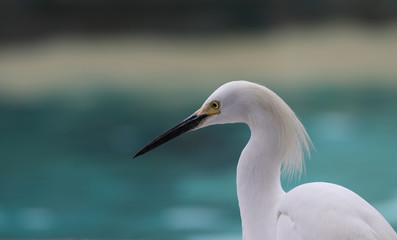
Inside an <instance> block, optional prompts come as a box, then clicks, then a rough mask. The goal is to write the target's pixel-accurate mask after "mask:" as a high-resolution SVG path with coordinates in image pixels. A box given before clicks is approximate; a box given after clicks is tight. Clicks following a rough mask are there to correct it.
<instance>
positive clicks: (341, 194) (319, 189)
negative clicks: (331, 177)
mask: <svg viewBox="0 0 397 240" xmlns="http://www.w3.org/2000/svg"><path fill="white" fill-rule="evenodd" d="M277 235H278V238H277V239H278V240H286V239H289V240H291V239H305V240H331V239H332V240H333V239H339V240H347V239H363V240H366V239H368V240H370V239H382V240H396V239H397V234H396V232H395V231H394V230H393V228H392V227H391V226H390V224H389V223H388V222H387V221H386V220H385V219H384V218H383V216H382V215H381V214H380V213H379V212H378V211H377V210H376V209H375V208H374V207H372V206H371V205H370V204H369V203H368V202H366V201H365V200H364V199H362V198H361V197H360V196H358V195H357V194H355V193H354V192H352V191H350V190H348V189H346V188H344V187H341V186H339V185H335V184H330V183H320V182H317V183H308V184H303V185H301V186H298V187H296V188H294V189H293V190H291V191H290V192H288V193H287V194H285V195H284V196H283V198H282V199H281V201H280V205H279V215H278V225H277Z"/></svg>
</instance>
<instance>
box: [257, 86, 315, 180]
mask: <svg viewBox="0 0 397 240" xmlns="http://www.w3.org/2000/svg"><path fill="white" fill-rule="evenodd" d="M255 85H256V84H255ZM257 86H258V85H256V89H257V90H259V89H260V90H259V91H260V92H257V94H258V95H261V97H262V98H263V99H262V100H263V101H264V102H265V103H266V104H265V105H266V107H267V110H268V111H269V112H271V113H272V114H273V117H274V118H275V120H276V122H277V123H279V125H278V131H279V142H278V149H279V153H280V155H279V158H280V159H281V161H282V166H283V167H282V174H283V176H289V177H294V176H297V177H299V176H300V175H301V173H302V170H304V166H305V161H304V159H305V153H306V155H307V157H308V158H310V147H312V146H313V144H312V141H311V140H310V137H309V135H308V134H307V132H306V130H305V127H304V126H303V125H302V123H301V121H300V120H299V119H298V117H297V116H296V114H295V113H294V111H292V109H291V108H290V107H289V106H288V105H287V104H286V103H285V102H284V101H283V100H282V99H281V98H280V97H279V96H278V95H277V94H275V93H274V92H273V91H271V90H270V89H268V88H266V87H263V86H261V87H260V88H257Z"/></svg>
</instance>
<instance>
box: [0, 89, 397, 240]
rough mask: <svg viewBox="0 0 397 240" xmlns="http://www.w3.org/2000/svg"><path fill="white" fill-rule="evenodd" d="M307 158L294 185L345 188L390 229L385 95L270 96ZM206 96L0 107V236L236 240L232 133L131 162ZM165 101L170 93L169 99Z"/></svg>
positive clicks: (388, 103) (59, 100)
mask: <svg viewBox="0 0 397 240" xmlns="http://www.w3.org/2000/svg"><path fill="white" fill-rule="evenodd" d="M277 92H278V93H279V94H280V95H281V96H282V97H283V98H284V99H285V101H286V102H287V103H288V104H289V105H290V106H291V107H292V108H293V109H294V110H295V111H296V113H297V114H298V115H299V116H300V118H301V120H302V122H303V123H304V125H305V126H306V127H307V130H308V132H309V134H310V136H311V137H312V140H313V142H314V145H315V146H316V149H317V151H314V152H313V156H312V159H311V160H310V161H307V163H306V172H305V174H304V175H303V176H302V177H301V179H300V180H299V181H298V180H291V181H290V180H288V179H285V180H284V181H283V186H284V187H285V189H286V190H289V189H291V188H293V187H294V186H296V185H298V184H301V183H304V182H311V181H328V182H333V183H337V184H340V185H343V186H345V187H348V188H350V189H352V190H353V191H355V192H357V193H358V194H359V195H361V196H362V197H363V198H365V199H366V200H367V201H369V202H370V203H371V204H373V205H374V206H375V207H376V208H377V209H378V210H379V211H380V212H381V213H382V214H383V215H384V216H385V217H386V218H387V220H388V221H389V222H390V223H391V224H392V225H393V227H394V228H395V229H396V228H397V174H396V170H397V161H396V160H397V148H396V143H397V140H396V136H397V124H396V123H397V108H396V106H397V90H396V89H389V88H373V87H361V88H358V89H357V88H356V89H339V88H336V87H322V88H313V89H308V90H305V91H296V92H294V91H291V90H289V91H287V90H282V89H281V90H278V91H277ZM209 93H210V92H193V91H190V92H186V93H184V94H182V95H181V94H180V89H179V90H178V89H177V90H175V93H164V95H161V94H159V93H156V94H153V93H148V92H141V91H138V90H131V89H128V90H122V91H121V90H115V89H114V90H106V91H105V90H95V91H92V92H90V94H88V96H85V97H81V96H74V95H67V94H54V95H52V96H46V97H42V98H40V99H36V100H30V101H14V100H12V99H8V98H2V99H1V100H0V116H1V117H0V132H1V134H0V159H1V160H0V192H1V197H0V238H18V239H19V238H95V239H127V238H128V239H174V240H178V239H181V240H182V239H189V240H190V239H192V240H201V239H207V240H208V239H209V240H211V239H217V240H219V239H241V227H240V218H239V212H238V205H237V198H236V190H235V168H236V164H237V160H238V156H239V153H240V151H241V150H242V148H243V147H244V145H245V143H246V142H247V141H248V138H249V130H248V128H247V127H246V126H244V125H239V124H233V125H223V126H212V127H209V128H207V129H203V130H200V131H195V132H191V133H188V134H185V135H183V136H181V137H180V138H178V139H175V140H173V141H171V142H169V143H167V144H166V145H164V146H161V147H160V148H158V149H156V150H154V151H152V152H150V153H148V154H146V155H144V156H142V157H140V158H137V159H134V160H132V156H133V154H134V153H135V152H136V151H137V150H139V148H140V147H142V146H143V145H144V144H146V143H147V142H148V141H150V140H151V139H152V138H154V137H156V136H157V135H158V134H159V133H161V132H163V131H164V130H166V129H168V128H169V127H171V126H172V125H173V124H175V123H177V122H178V121H180V120H182V119H184V118H185V117H187V116H188V115H190V114H191V113H192V112H193V111H195V110H196V109H197V108H198V107H199V106H200V105H201V103H202V101H203V100H204V99H205V98H206V97H207V96H208V94H209ZM173 94H174V95H173Z"/></svg>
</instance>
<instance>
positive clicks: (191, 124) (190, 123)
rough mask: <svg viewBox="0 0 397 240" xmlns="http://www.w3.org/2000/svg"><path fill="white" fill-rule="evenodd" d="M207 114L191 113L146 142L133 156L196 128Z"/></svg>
mask: <svg viewBox="0 0 397 240" xmlns="http://www.w3.org/2000/svg"><path fill="white" fill-rule="evenodd" d="M207 116H208V115H205V114H204V115H196V114H193V115H191V116H190V117H188V118H186V119H185V120H183V121H182V122H180V123H178V124H177V125H175V126H174V127H173V128H171V129H170V130H168V131H166V132H164V133H163V134H161V135H160V136H158V137H157V138H155V139H154V140H153V141H151V142H150V143H148V144H147V145H146V146H144V147H143V148H142V149H141V150H139V152H137V153H136V154H135V155H134V157H133V158H136V157H138V156H140V155H142V154H144V153H147V152H149V151H150V150H153V149H154V148H156V147H158V146H160V145H161V144H163V143H166V142H168V141H169V140H171V139H173V138H175V137H177V136H179V135H181V134H183V133H185V132H188V131H190V130H192V129H194V128H196V127H197V126H198V125H199V124H200V123H201V121H202V120H203V119H204V118H206V117H207Z"/></svg>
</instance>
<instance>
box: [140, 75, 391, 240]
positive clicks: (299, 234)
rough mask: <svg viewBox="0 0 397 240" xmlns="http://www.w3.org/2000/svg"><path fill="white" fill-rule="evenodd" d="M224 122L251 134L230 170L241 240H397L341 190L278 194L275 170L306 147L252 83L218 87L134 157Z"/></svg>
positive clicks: (295, 125)
mask: <svg viewBox="0 0 397 240" xmlns="http://www.w3.org/2000/svg"><path fill="white" fill-rule="evenodd" d="M224 123H245V124H247V125H248V126H249V128H250V130H251V137H250V140H249V141H248V143H247V145H246V146H245V148H244V150H243V151H242V153H241V156H240V159H239V162H238V166H237V195H238V202H239V207H240V215H241V221H242V229H243V239H244V240H276V239H277V240H287V239H288V240H348V239H355V240H356V239H361V240H367V239H368V240H374V239H377V240H380V239H382V240H397V234H396V232H395V231H394V230H393V228H392V227H391V226H390V224H389V223H388V222H387V221H386V220H385V219H384V217H383V216H382V215H381V214H380V213H379V212H378V211H377V210H376V209H375V208H374V207H372V206H371V205H370V204H369V203H368V202H366V201H365V200H364V199H362V198H361V197H360V196H358V195H357V194H355V193H354V192H352V191H350V190H348V189H346V188H344V187H341V186H339V185H335V184H331V183H325V182H315V183H307V184H303V185H300V186H298V187H296V188H294V189H292V190H291V191H289V192H287V193H285V192H284V191H283V189H282V187H281V183H280V174H281V170H283V171H287V172H288V173H300V171H301V170H302V167H303V164H304V152H305V151H306V152H307V153H309V147H310V145H311V141H310V138H309V136H308V135H307V133H306V130H305V128H304V127H303V125H302V123H301V122H300V121H299V119H298V118H297V117H296V115H295V113H294V112H293V111H292V110H291V108H290V107H289V106H288V105H287V104H286V103H285V102H284V101H283V100H282V99H281V98H280V97H279V96H278V95H276V94H275V93H274V92H272V91H271V90H269V89H268V88H266V87H264V86H261V85H258V84H255V83H251V82H247V81H233V82H229V83H226V84H224V85H222V86H221V87H219V88H218V89H217V90H216V91H215V92H214V93H213V94H211V96H210V97H209V98H208V99H207V100H206V101H205V102H204V104H203V106H202V107H201V108H200V109H199V110H198V111H196V112H195V113H194V114H193V115H191V116H190V117H188V118H187V119H185V120H184V121H182V122H181V123H179V124H177V125H176V126H175V127H173V128H171V129H170V130H168V131H166V132H165V133H163V134H162V135H160V136H159V137H157V138H156V139H154V140H153V141H152V142H151V143H149V144H148V145H146V146H145V147H144V148H142V149H141V150H140V151H139V152H138V153H137V154H136V155H135V156H134V157H137V156H139V155H141V154H143V153H146V152H148V151H150V150H152V149H153V148H155V147H157V146H159V145H161V144H162V143H164V142H166V141H168V140H170V139H172V138H174V137H176V136H179V135H180V134H182V133H184V132H187V131H190V130H195V129H199V128H203V127H206V126H209V125H214V124H224ZM212 151H213V149H212ZM308 155H310V154H308Z"/></svg>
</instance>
